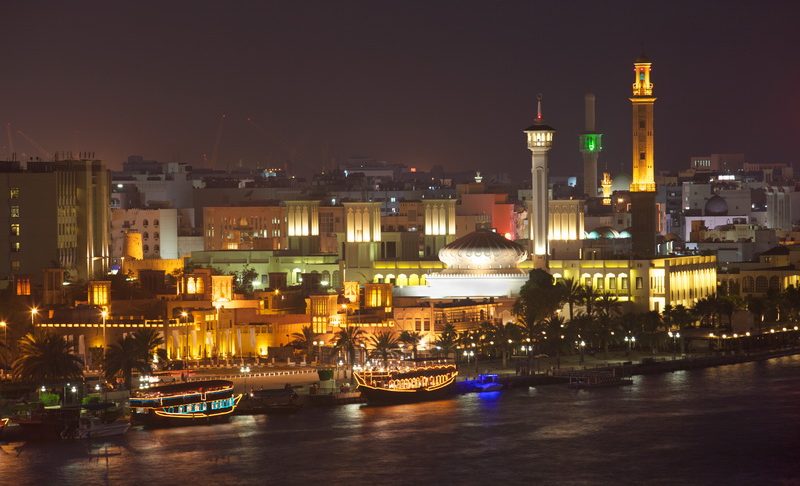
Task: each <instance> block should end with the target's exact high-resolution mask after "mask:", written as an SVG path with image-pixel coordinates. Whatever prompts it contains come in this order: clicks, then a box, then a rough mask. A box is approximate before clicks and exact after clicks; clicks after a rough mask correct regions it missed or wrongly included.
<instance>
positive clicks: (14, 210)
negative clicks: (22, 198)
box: [11, 206, 19, 218]
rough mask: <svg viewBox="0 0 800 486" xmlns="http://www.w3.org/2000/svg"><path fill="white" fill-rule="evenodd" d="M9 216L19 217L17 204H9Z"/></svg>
mask: <svg viewBox="0 0 800 486" xmlns="http://www.w3.org/2000/svg"><path fill="white" fill-rule="evenodd" d="M11 217H12V218H19V206H11Z"/></svg>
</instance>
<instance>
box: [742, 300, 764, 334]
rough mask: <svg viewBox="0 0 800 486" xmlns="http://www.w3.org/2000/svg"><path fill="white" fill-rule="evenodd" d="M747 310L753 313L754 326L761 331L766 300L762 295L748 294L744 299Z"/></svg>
mask: <svg viewBox="0 0 800 486" xmlns="http://www.w3.org/2000/svg"><path fill="white" fill-rule="evenodd" d="M745 305H746V306H747V310H748V311H749V312H750V313H751V314H753V320H754V321H755V323H756V328H757V329H758V330H759V332H760V331H761V326H762V325H763V324H764V313H766V311H767V302H766V300H765V299H764V298H763V297H759V296H757V295H748V296H747V299H746V300H745Z"/></svg>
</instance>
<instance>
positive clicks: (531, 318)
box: [513, 269, 565, 368]
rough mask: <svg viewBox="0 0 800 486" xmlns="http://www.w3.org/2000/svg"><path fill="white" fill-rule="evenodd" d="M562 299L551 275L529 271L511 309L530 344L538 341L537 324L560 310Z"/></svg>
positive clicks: (561, 292)
mask: <svg viewBox="0 0 800 486" xmlns="http://www.w3.org/2000/svg"><path fill="white" fill-rule="evenodd" d="M564 298H565V297H564V288H563V287H562V286H561V285H556V284H555V283H554V281H553V276H552V275H550V274H549V273H547V272H545V271H544V270H540V269H536V270H533V271H531V273H530V275H529V276H528V281H527V282H525V284H524V285H523V286H522V288H521V289H520V292H519V297H518V298H517V300H516V301H515V302H514V307H513V312H514V314H515V315H516V316H517V323H518V325H519V326H520V329H521V330H522V332H523V334H524V335H525V339H526V340H529V341H528V342H529V343H530V344H534V343H537V342H538V341H539V339H538V337H539V334H538V333H539V329H538V326H539V324H540V323H541V322H542V321H543V320H544V319H546V318H548V317H550V316H551V315H553V314H555V312H556V311H557V310H558V309H560V308H561V305H562V302H563V301H564ZM528 367H529V368H530V355H528Z"/></svg>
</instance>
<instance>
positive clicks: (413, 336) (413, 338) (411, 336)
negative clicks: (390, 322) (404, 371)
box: [399, 331, 422, 359]
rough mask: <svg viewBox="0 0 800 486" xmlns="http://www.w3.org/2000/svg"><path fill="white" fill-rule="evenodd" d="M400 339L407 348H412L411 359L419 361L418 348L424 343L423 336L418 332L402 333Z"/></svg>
mask: <svg viewBox="0 0 800 486" xmlns="http://www.w3.org/2000/svg"><path fill="white" fill-rule="evenodd" d="M399 339H400V342H401V343H403V344H405V345H406V346H411V357H412V358H414V359H417V347H419V344H420V343H421V342H422V334H420V333H419V332H417V331H402V332H401V333H400V338H399Z"/></svg>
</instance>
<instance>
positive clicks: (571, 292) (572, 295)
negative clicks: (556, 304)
mask: <svg viewBox="0 0 800 486" xmlns="http://www.w3.org/2000/svg"><path fill="white" fill-rule="evenodd" d="M559 285H561V287H562V295H563V297H564V302H566V304H567V308H568V310H569V320H570V321H571V320H572V319H574V318H575V310H574V309H575V306H576V305H578V304H580V303H581V302H582V295H583V288H582V287H581V284H580V283H578V281H576V280H575V279H572V278H565V279H564V280H562V281H561V283H560V284H559Z"/></svg>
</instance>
